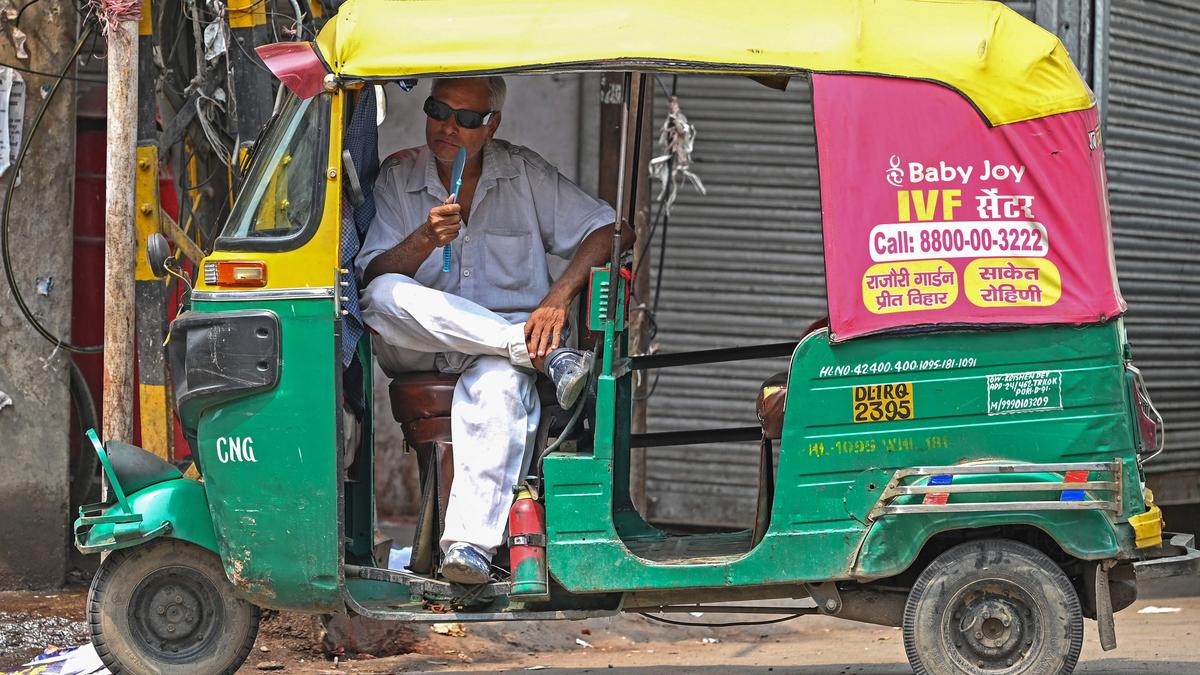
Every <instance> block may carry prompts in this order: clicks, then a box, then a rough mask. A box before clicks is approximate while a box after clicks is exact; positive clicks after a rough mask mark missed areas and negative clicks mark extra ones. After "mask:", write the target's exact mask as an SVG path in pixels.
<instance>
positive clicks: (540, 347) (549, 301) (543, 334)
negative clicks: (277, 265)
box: [525, 294, 571, 364]
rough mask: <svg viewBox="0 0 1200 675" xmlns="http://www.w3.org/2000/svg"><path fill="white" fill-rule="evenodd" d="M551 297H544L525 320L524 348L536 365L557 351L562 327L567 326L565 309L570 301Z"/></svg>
mask: <svg viewBox="0 0 1200 675" xmlns="http://www.w3.org/2000/svg"><path fill="white" fill-rule="evenodd" d="M552 296H553V294H551V295H548V296H546V298H545V299H544V300H542V304H540V305H538V307H537V309H535V310H533V313H532V314H530V315H529V318H528V319H526V320H525V346H526V347H527V348H528V349H529V358H530V359H533V360H535V363H536V364H540V363H541V359H542V358H544V357H545V356H546V355H547V354H549V353H550V352H552V351H554V350H555V349H558V346H559V342H560V339H561V338H562V331H563V327H564V326H566V325H567V309H568V308H569V307H570V306H571V299H570V298H567V299H565V300H562V299H559V298H556V297H552Z"/></svg>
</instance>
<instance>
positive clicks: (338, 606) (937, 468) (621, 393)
mask: <svg viewBox="0 0 1200 675" xmlns="http://www.w3.org/2000/svg"><path fill="white" fill-rule="evenodd" d="M755 10H756V11H755V12H753V13H747V12H744V11H743V9H742V8H741V7H740V6H738V5H736V4H735V3H726V2H718V1H716V0H697V1H696V2H691V3H687V4H686V6H681V5H680V4H679V3H671V2H666V1H665V0H637V1H633V0H618V1H615V2H609V3H605V4H604V6H603V7H602V8H601V9H597V7H596V6H595V5H594V4H593V3H590V2H584V1H583V0H559V1H558V2H549V1H548V0H517V1H515V2H478V3H470V4H468V5H462V4H461V3H458V4H454V5H446V4H444V3H433V2H403V3H397V2H385V1H382V0H349V1H348V2H346V3H345V4H343V5H342V6H341V8H340V10H339V12H338V14H337V15H336V16H335V17H334V18H333V19H331V20H330V21H329V23H328V24H327V25H326V26H325V28H324V29H323V30H322V31H321V33H320V35H319V36H318V38H317V39H316V41H315V42H312V43H291V44H279V45H272V46H269V47H266V48H263V49H262V50H261V51H260V53H261V54H262V56H263V59H264V61H265V63H266V64H267V66H268V67H269V68H270V69H271V70H272V71H273V72H274V73H275V74H276V75H277V76H278V77H279V79H280V80H281V81H282V83H283V84H284V85H286V87H287V89H288V90H289V92H288V94H287V99H286V102H285V103H284V104H283V105H282V108H281V110H280V112H279V113H278V114H277V115H276V116H275V118H274V119H273V121H272V123H271V125H270V126H269V128H268V130H267V131H266V133H265V135H264V137H263V138H262V140H261V142H259V143H258V144H257V146H256V148H255V150H254V158H253V163H252V165H251V168H250V170H249V173H248V177H247V179H246V181H245V183H244V187H243V188H242V190H241V192H240V194H239V196H238V198H237V200H236V204H235V206H234V208H233V210H232V212H231V214H230V216H229V220H228V223H227V224H226V225H225V227H224V230H223V234H222V235H221V237H220V238H219V239H218V240H217V241H216V243H215V249H214V250H213V251H212V252H211V254H210V255H208V257H207V258H205V259H204V261H203V262H202V264H201V266H200V273H199V275H198V278H197V279H196V281H195V287H194V290H193V291H192V292H191V294H190V297H189V299H188V300H189V307H188V310H187V311H186V312H184V313H182V314H181V315H180V316H179V317H178V318H177V319H176V320H175V321H174V322H173V324H172V326H171V330H170V340H169V345H168V359H169V363H170V369H171V373H172V379H173V383H174V400H175V406H176V409H177V412H178V415H179V418H180V420H181V423H182V425H183V427H184V429H185V435H186V437H187V439H188V442H189V443H190V445H191V447H192V451H193V454H194V456H195V457H196V461H197V462H198V466H199V469H200V471H201V473H202V478H201V479H200V480H194V479H191V478H187V477H184V476H183V475H181V474H180V472H179V471H178V470H177V469H176V467H174V466H172V465H170V464H167V463H165V462H162V461H161V460H158V459H157V458H155V457H154V456H152V455H150V454H149V453H146V452H144V451H142V450H140V449H138V448H136V447H133V446H130V445H128V444H125V443H122V442H119V441H116V440H110V441H108V442H107V443H106V444H101V442H100V441H99V439H97V438H95V436H94V435H93V437H92V438H93V442H94V444H95V448H96V452H97V453H98V454H99V456H100V460H101V462H102V464H103V466H104V470H105V475H106V477H107V480H108V481H109V484H110V486H111V491H110V499H109V501H107V502H106V503H103V504H98V505H92V506H88V507H84V508H83V509H81V511H80V517H79V519H78V520H77V521H76V526H75V527H76V542H77V546H78V548H79V549H80V550H81V551H84V552H98V551H108V552H109V554H108V555H107V556H106V558H105V559H104V561H103V562H102V564H101V566H100V569H99V572H98V573H97V575H96V577H95V579H94V581H93V584H92V587H91V592H90V595H89V612H88V615H89V622H90V625H91V629H92V639H93V642H94V644H95V645H96V647H97V650H98V652H99V654H100V655H101V657H102V658H103V660H104V662H105V664H106V665H107V666H108V667H109V668H110V669H111V670H112V671H113V672H114V673H152V672H153V673H228V672H233V671H234V670H235V669H236V668H237V667H238V666H239V665H240V664H241V663H242V662H243V661H244V660H245V659H246V657H247V655H248V653H249V650H250V648H251V645H252V644H253V642H254V639H255V635H256V632H257V624H258V618H259V612H260V608H274V609H280V610H289V611H302V612H314V613H340V612H352V613H355V614H358V615H362V616H365V617H371V618H375V619H389V620H396V621H409V622H414V621H416V622H419V621H442V622H444V621H504V620H543V619H581V618H585V617H594V616H601V615H607V614H613V613H617V612H642V613H670V612H689V611H697V610H700V609H703V608H706V607H709V611H721V612H731V611H736V612H745V613H757V614H770V613H780V614H784V615H803V614H816V613H820V614H826V615H830V616H836V617H841V618H846V619H851V620H856V621H865V622H871V623H876V624H882V625H888V626H897V627H902V628H903V635H904V645H905V650H906V653H907V655H908V658H909V661H910V663H911V665H912V667H913V669H914V671H916V672H918V673H1006V674H1008V673H1070V672H1071V671H1072V670H1073V669H1074V667H1075V664H1076V662H1077V659H1078V658H1079V654H1080V649H1081V646H1082V641H1083V630H1084V622H1083V619H1084V618H1085V617H1086V618H1090V619H1094V620H1095V621H1096V624H1097V628H1098V631H1099V635H1100V642H1101V644H1102V645H1103V647H1104V648H1105V649H1111V648H1113V647H1115V645H1116V637H1115V631H1114V622H1113V613H1114V612H1115V611H1118V610H1120V609H1122V608H1124V607H1126V606H1128V605H1129V604H1130V603H1131V602H1133V600H1134V599H1135V597H1136V592H1137V590H1136V585H1137V580H1138V578H1142V579H1144V578H1147V577H1154V576H1168V575H1173V574H1196V572H1197V560H1198V559H1200V558H1198V556H1200V554H1198V553H1197V551H1196V550H1195V549H1194V548H1193V543H1192V539H1191V538H1190V537H1188V536H1182V535H1172V534H1169V533H1164V532H1163V531H1162V522H1161V516H1160V512H1159V509H1158V507H1156V506H1155V505H1154V504H1153V499H1152V495H1151V494H1150V492H1149V491H1148V490H1147V489H1146V488H1145V476H1144V473H1143V470H1142V465H1143V463H1144V462H1145V461H1146V460H1148V459H1150V458H1151V457H1153V456H1154V455H1155V454H1157V453H1158V452H1160V451H1161V450H1162V447H1163V433H1162V424H1161V418H1160V417H1159V416H1158V415H1157V413H1156V412H1155V410H1154V407H1153V405H1152V403H1151V401H1150V397H1149V395H1148V393H1147V391H1146V388H1145V386H1144V384H1143V382H1142V378H1141V376H1140V374H1139V372H1138V370H1137V368H1136V367H1134V366H1133V364H1132V348H1131V345H1130V344H1129V342H1128V340H1127V339H1126V335H1125V330H1124V328H1123V324H1122V318H1121V315H1122V312H1123V311H1124V309H1125V303H1124V301H1123V300H1122V299H1121V296H1120V294H1119V291H1118V289H1117V285H1116V274H1115V266H1114V262H1113V251H1112V243H1111V242H1112V240H1111V236H1110V226H1109V219H1108V218H1109V215H1108V206H1107V197H1106V186H1105V174H1104V164H1103V138H1102V134H1101V131H1100V125H1099V118H1098V115H1097V110H1096V107H1095V101H1094V99H1093V97H1092V94H1091V92H1090V91H1089V90H1088V88H1087V86H1086V85H1085V84H1084V82H1083V81H1082V80H1081V79H1080V76H1079V74H1078V72H1077V71H1076V69H1075V68H1074V66H1073V65H1072V63H1071V61H1070V59H1069V57H1068V55H1067V53H1066V50H1065V49H1064V47H1063V46H1062V44H1061V43H1060V42H1059V41H1058V40H1057V38H1055V37H1054V36H1053V35H1051V34H1050V33H1048V32H1046V31H1044V30H1042V29H1041V28H1039V27H1037V26H1036V25H1034V24H1033V23H1031V22H1029V21H1027V20H1025V19H1023V18H1021V17H1020V16H1019V15H1017V14H1016V13H1014V12H1013V11H1011V10H1009V9H1007V8H1005V7H1003V6H1002V5H1000V4H998V3H991V2H922V1H919V0H894V1H893V2H878V3H828V2H823V1H821V0H788V1H787V2H782V1H778V2H768V3H765V4H759V5H756V6H755ZM668 25H669V26H674V28H672V29H671V30H661V28H662V27H663V26H668ZM681 26H685V27H686V30H683V29H681V28H680V27H681ZM397 27H406V28H405V30H403V31H401V32H402V35H400V34H398V33H397ZM584 71H609V72H613V71H615V72H623V73H625V76H624V84H625V86H624V87H623V91H622V92H621V93H620V96H621V97H622V98H623V99H624V101H625V103H626V107H625V110H626V117H627V118H628V119H627V122H628V124H627V126H629V128H631V129H635V128H639V127H638V126H637V125H639V121H638V120H636V117H637V115H638V114H639V112H638V111H640V110H641V108H640V107H637V106H635V107H634V109H633V112H630V107H629V105H628V103H629V101H630V99H631V98H635V97H637V96H639V93H640V92H644V90H645V87H646V86H647V84H646V82H647V79H648V78H647V77H646V76H648V75H653V74H656V73H663V72H672V73H692V72H705V73H723V74H727V75H728V76H730V77H752V78H756V79H758V80H760V81H762V82H764V83H766V84H770V85H775V86H779V85H780V84H781V82H787V81H788V80H791V86H796V85H810V86H811V87H812V90H813V101H814V102H813V105H814V116H815V122H816V135H817V144H818V148H819V151H820V152H819V167H818V169H819V174H820V179H821V200H822V213H823V233H824V247H825V252H826V268H825V272H826V284H827V289H828V301H829V317H828V318H827V319H820V318H819V317H804V316H797V317H795V326H796V331H795V340H794V341H792V342H789V343H787V344H784V345H767V346H748V345H731V346H730V348H728V349H718V350H706V351H699V352H691V353H667V354H638V353H631V352H630V348H629V344H630V342H629V335H628V332H629V325H630V317H629V307H628V305H627V299H628V295H629V292H630V288H629V286H630V284H631V283H632V279H631V277H630V275H628V274H626V273H625V272H624V271H625V270H627V269H628V267H629V261H628V260H627V258H626V256H625V255H623V254H622V253H621V249H620V247H619V246H618V244H617V242H614V246H613V255H612V259H611V261H610V262H609V264H608V266H607V267H605V268H601V269H596V270H594V271H593V275H592V279H591V287H590V290H589V292H588V293H587V297H586V298H585V299H584V309H585V312H584V313H585V314H586V319H585V321H586V328H587V329H590V330H591V331H593V333H594V334H595V335H598V336H599V339H598V341H597V343H596V347H595V348H596V351H597V363H596V365H595V367H594V372H593V374H592V382H591V387H590V391H589V393H588V394H587V395H586V396H584V397H582V399H581V401H580V402H579V403H577V404H576V405H575V407H574V408H573V409H571V410H561V409H558V408H557V407H556V406H555V404H554V403H553V402H552V401H553V397H552V396H551V397H549V398H548V399H546V403H545V406H546V407H545V414H543V424H542V428H541V429H540V431H539V441H538V446H537V448H536V452H535V453H534V456H533V457H532V458H531V461H530V464H529V470H528V472H527V473H528V476H529V478H528V479H527V481H525V482H524V483H523V484H522V486H520V494H519V495H518V503H519V504H521V503H523V506H524V507H528V508H527V509H526V511H525V513H527V514H528V513H532V514H534V515H535V516H537V515H538V513H539V509H543V508H544V523H542V522H539V520H538V518H537V517H534V518H533V519H532V523H533V524H532V527H526V526H527V525H529V523H528V522H526V523H525V524H524V525H523V526H522V527H521V528H511V530H510V539H509V545H510V551H509V553H510V558H511V561H512V566H511V570H510V574H509V575H508V576H506V577H502V578H497V579H495V580H494V581H493V582H492V583H487V584H483V585H481V586H477V587H463V586H459V585H456V584H452V583H449V582H447V581H445V580H442V579H439V578H438V577H437V576H436V574H435V570H436V568H437V565H436V562H437V556H438V551H437V550H436V548H437V547H436V542H437V539H438V537H437V536H436V534H437V531H438V528H439V527H440V521H439V517H440V509H441V508H443V504H442V502H443V501H444V495H445V493H446V492H447V487H448V484H449V482H450V481H451V480H452V477H451V476H450V475H449V473H450V472H449V471H448V470H447V467H448V466H450V462H448V457H450V456H451V453H452V452H453V450H452V448H453V443H452V439H451V438H450V432H449V428H450V427H449V414H450V413H449V401H450V394H449V392H450V391H452V389H453V386H454V378H453V376H447V375H442V374H438V373H428V374H414V375H412V376H411V377H408V376H406V377H402V378H399V379H397V380H396V381H394V382H393V383H392V384H391V387H390V392H391V396H392V403H393V406H392V407H393V411H394V413H395V417H396V419H397V421H399V422H400V423H402V424H403V426H404V431H405V437H406V442H407V443H408V445H409V446H411V447H412V448H413V449H415V450H416V452H417V456H418V460H419V462H420V469H421V478H422V489H423V502H422V503H423V507H422V513H421V517H420V521H419V523H418V531H417V534H416V541H415V542H414V550H413V558H412V561H411V562H410V563H409V565H408V567H407V568H405V569H390V568H389V567H388V564H387V560H386V559H380V558H379V557H377V555H376V552H375V550H374V546H373V544H374V541H373V533H374V531H375V508H374V494H373V487H372V486H373V482H374V481H373V448H372V428H373V427H374V425H376V424H383V423H390V421H385V420H375V419H372V409H373V407H372V386H373V385H372V382H371V367H370V366H371V358H372V357H371V344H370V339H369V336H367V335H364V332H363V330H362V326H361V324H356V323H355V311H356V308H357V307H356V302H357V297H356V296H355V289H356V288H357V280H356V279H354V277H353V272H352V271H351V270H352V265H351V264H350V261H351V260H352V257H353V254H354V252H355V251H356V250H357V246H356V244H357V243H359V242H361V237H362V234H363V230H362V227H363V226H364V225H362V224H360V223H358V222H356V219H355V217H354V216H355V215H356V214H357V213H358V211H357V209H359V208H361V207H362V205H364V204H367V203H368V202H369V200H370V199H371V179H372V171H373V168H372V167H371V166H370V164H371V160H370V155H371V154H372V153H371V152H369V148H370V147H371V146H372V144H374V142H375V141H374V138H373V137H369V136H368V137H364V136H362V134H370V133H373V129H374V118H373V114H374V113H373V112H372V111H373V110H374V108H375V105H374V100H373V98H372V97H373V93H372V92H373V86H371V85H374V84H379V83H384V82H392V81H396V80H406V79H410V78H432V77H439V76H451V75H468V74H469V75H480V74H517V73H563V72H584ZM360 114H362V115H367V117H359V115H360ZM630 135H631V134H629V133H627V134H625V135H624V136H623V137H624V138H625V139H626V140H625V141H623V143H622V146H621V149H622V152H621V162H620V167H621V168H620V173H621V180H620V187H619V195H620V198H619V199H618V200H617V207H618V212H619V214H620V217H621V218H623V219H626V220H628V221H632V220H633V217H632V210H633V208H634V206H633V204H634V203H635V201H636V200H635V199H633V198H632V196H631V192H632V191H633V189H634V182H633V181H632V180H630V179H629V176H632V175H635V173H636V172H635V170H634V169H635V168H636V167H637V166H639V165H640V163H641V162H644V161H645V160H646V159H647V158H645V157H639V156H638V147H639V144H638V143H635V142H630V141H629V140H628V139H629V138H630ZM152 244H154V245H153V246H152V247H151V248H153V249H155V250H154V251H151V253H150V258H151V263H152V264H154V265H156V267H157V268H158V269H159V270H160V271H161V270H163V269H166V270H167V271H171V265H170V261H169V259H168V258H167V255H166V252H165V250H162V242H158V241H155V240H152ZM712 291H713V292H714V293H715V292H720V289H712ZM814 319H816V321H813V320H814ZM713 320H714V321H720V317H719V316H714V317H713ZM810 322H812V323H811V325H809V324H810ZM806 325H809V327H808V328H807V329H804V326H806ZM581 332H584V331H581ZM782 355H790V357H791V360H790V366H789V368H788V369H787V371H786V372H783V373H780V374H779V375H778V376H776V377H772V378H770V379H769V380H767V381H766V382H765V383H764V384H763V386H762V389H761V392H760V395H759V400H758V411H759V417H760V420H759V421H760V424H757V425H754V426H752V427H742V428H735V429H701V430H695V431H691V432H658V433H646V434H634V433H632V431H631V419H632V410H633V405H634V403H633V384H632V381H633V377H634V374H635V373H636V372H638V371H648V370H653V369H657V368H666V367H676V366H680V365H686V364H693V363H708V362H717V361H733V360H739V359H749V358H763V357H767V356H782ZM352 432H356V433H352ZM751 438H752V439H755V440H758V441H759V442H760V446H761V449H762V450H761V460H760V477H761V480H760V482H761V485H760V492H759V497H758V510H757V515H756V517H755V520H754V523H753V525H752V526H751V527H749V528H747V529H745V530H741V531H735V532H727V531H693V532H687V533H678V532H670V531H666V530H663V529H660V528H658V527H655V526H654V525H653V524H651V523H649V522H647V521H646V519H645V518H644V517H643V516H642V515H641V514H640V513H639V512H638V510H637V509H636V508H635V506H634V502H633V500H632V499H631V496H630V487H629V486H630V479H629V475H630V451H631V448H638V447H655V446H664V445H672V444H674V445H681V444H693V443H702V442H707V441H727V440H730V439H751ZM776 450H778V464H777V466H776V464H775V456H776ZM518 563H519V564H518ZM806 598H810V599H811V600H812V601H814V602H815V607H814V606H811V603H804V604H803V605H797V606H780V605H779V603H778V602H775V603H769V604H755V603H756V602H758V601H764V600H769V599H770V600H779V599H796V600H801V599H806ZM729 602H738V603H742V604H738V605H732V606H731V605H729V604H722V605H720V607H719V609H717V608H712V607H710V606H712V605H714V604H716V603H729ZM785 604H786V603H785Z"/></svg>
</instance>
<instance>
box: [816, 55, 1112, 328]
mask: <svg viewBox="0 0 1200 675" xmlns="http://www.w3.org/2000/svg"><path fill="white" fill-rule="evenodd" d="M813 99H814V100H813V106H814V116H815V118H816V128H817V149H818V156H819V158H820V159H819V163H820V170H821V208H822V214H823V220H824V236H825V268H826V282H827V285H828V291H829V317H830V329H831V332H832V334H833V339H834V340H845V339H848V338H852V337H855V336H859V335H866V334H868V333H874V332H877V331H882V330H887V329H889V328H896V327H902V326H920V325H932V324H1046V323H1070V324H1086V323H1095V322H1099V321H1104V320H1106V319H1109V318H1112V317H1114V316H1116V315H1118V314H1120V313H1121V312H1123V311H1124V310H1125V302H1124V301H1123V300H1122V299H1121V295H1120V292H1119V291H1118V289H1117V283H1116V271H1115V267H1114V264H1113V255H1112V243H1111V239H1110V236H1109V220H1108V204H1107V196H1106V195H1107V193H1106V189H1105V179H1104V152H1103V149H1102V147H1101V143H1100V134H1099V131H1098V119H1097V115H1096V110H1095V108H1092V109H1090V110H1083V111H1079V112H1072V113H1065V114H1061V115H1055V116H1052V117H1046V118H1041V119H1036V120H1030V121H1026V122H1018V123H1015V124H1007V125H1003V126H1000V127H996V128H990V127H988V125H987V123H986V122H985V121H984V119H983V118H982V117H981V116H980V115H979V113H978V112H977V111H976V110H975V109H974V108H973V107H972V106H971V104H970V102H969V101H967V100H966V99H965V98H963V97H962V96H960V95H959V94H958V93H957V92H955V91H952V90H951V89H948V88H946V87H944V86H942V85H938V84H933V83H930V82H922V81H917V80H902V79H895V78H885V77H874V76H858V75H813Z"/></svg>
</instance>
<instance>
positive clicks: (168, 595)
mask: <svg viewBox="0 0 1200 675" xmlns="http://www.w3.org/2000/svg"><path fill="white" fill-rule="evenodd" d="M221 616H222V613H221V596H220V594H219V593H218V592H217V588H216V586H214V585H213V583H212V582H211V581H209V580H208V578H207V577H205V576H204V575H202V574H200V573H199V572H197V571H196V570H193V569H191V568H188V567H166V568H163V569H160V570H156V571H154V572H153V573H151V574H149V575H147V576H146V578H145V579H143V580H142V581H141V583H139V584H138V586H137V588H135V589H134V591H133V596H132V598H131V599H130V602H129V626H130V629H131V631H132V633H133V637H134V639H135V640H136V641H137V644H138V645H139V646H140V647H141V648H142V649H145V650H146V651H147V652H148V653H149V654H150V655H151V656H153V657H154V658H155V659H158V660H162V661H168V662H186V661H190V660H191V659H192V657H194V656H195V655H196V654H198V653H199V652H202V651H204V649H205V648H206V647H207V646H208V645H209V644H210V643H211V642H212V641H213V640H214V639H216V636H217V635H218V634H219V630H218V628H219V626H218V624H219V622H220V620H221Z"/></svg>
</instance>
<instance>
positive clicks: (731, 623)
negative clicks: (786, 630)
mask: <svg viewBox="0 0 1200 675" xmlns="http://www.w3.org/2000/svg"><path fill="white" fill-rule="evenodd" d="M638 614H641V615H642V616H644V617H646V618H647V619H650V620H651V621H657V622H659V623H668V624H671V625H672V626H694V627H696V628H729V627H732V626H767V625H770V624H773V623H783V622H784V621H791V620H792V619H799V618H800V617H802V616H804V614H789V615H788V616H784V617H780V618H778V619H767V620H765V621H728V622H725V623H699V622H694V621H676V620H674V619H668V618H665V617H661V616H654V615H653V614H647V613H645V612H638Z"/></svg>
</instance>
